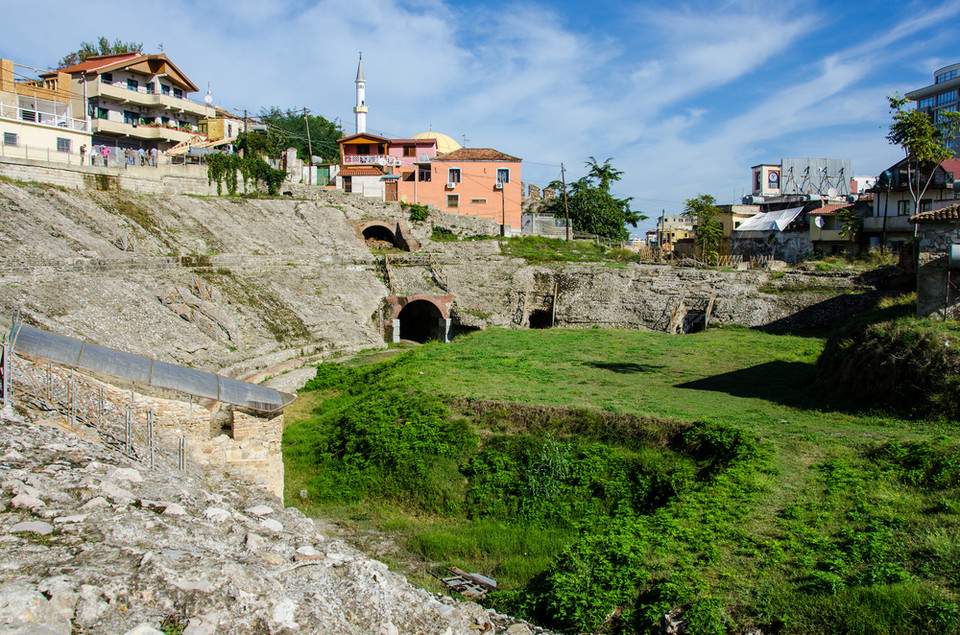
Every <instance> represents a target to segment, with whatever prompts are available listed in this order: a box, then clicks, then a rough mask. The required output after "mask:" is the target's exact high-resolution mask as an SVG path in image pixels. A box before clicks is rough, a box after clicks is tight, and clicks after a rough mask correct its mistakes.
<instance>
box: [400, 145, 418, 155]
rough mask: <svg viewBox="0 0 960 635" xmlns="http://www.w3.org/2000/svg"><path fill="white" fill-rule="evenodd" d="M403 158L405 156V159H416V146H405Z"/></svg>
mask: <svg viewBox="0 0 960 635" xmlns="http://www.w3.org/2000/svg"><path fill="white" fill-rule="evenodd" d="M403 156H405V157H415V156H417V147H416V146H403Z"/></svg>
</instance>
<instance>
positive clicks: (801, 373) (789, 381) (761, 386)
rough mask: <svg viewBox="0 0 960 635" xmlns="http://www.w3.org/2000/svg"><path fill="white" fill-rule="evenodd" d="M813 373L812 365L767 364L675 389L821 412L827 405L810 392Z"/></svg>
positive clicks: (798, 363) (679, 386) (800, 363)
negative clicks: (705, 391) (716, 393)
mask: <svg viewBox="0 0 960 635" xmlns="http://www.w3.org/2000/svg"><path fill="white" fill-rule="evenodd" d="M816 369H817V367H816V365H815V364H808V363H804V362H783V361H775V362H766V363H764V364H759V365H757V366H751V367H750V368H742V369H740V370H735V371H732V372H729V373H723V374H722V375H714V376H712V377H705V378H703V379H698V380H696V381H688V382H685V383H683V384H677V385H676V386H674V387H675V388H687V389H690V390H709V391H713V392H724V393H727V394H729V395H733V396H734V397H745V398H749V399H763V400H765V401H771V402H774V403H779V404H782V405H785V406H790V407H793V408H812V407H817V408H823V407H824V406H826V404H824V403H823V402H822V400H821V399H818V398H817V396H815V395H814V394H813V393H812V391H811V384H812V382H813V379H814V377H815V374H816Z"/></svg>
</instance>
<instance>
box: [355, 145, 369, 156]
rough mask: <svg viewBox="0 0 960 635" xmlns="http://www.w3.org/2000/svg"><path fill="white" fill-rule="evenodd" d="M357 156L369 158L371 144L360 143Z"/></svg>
mask: <svg viewBox="0 0 960 635" xmlns="http://www.w3.org/2000/svg"><path fill="white" fill-rule="evenodd" d="M357 154H361V155H363V156H368V155H369V154H370V144H369V143H358V144H357Z"/></svg>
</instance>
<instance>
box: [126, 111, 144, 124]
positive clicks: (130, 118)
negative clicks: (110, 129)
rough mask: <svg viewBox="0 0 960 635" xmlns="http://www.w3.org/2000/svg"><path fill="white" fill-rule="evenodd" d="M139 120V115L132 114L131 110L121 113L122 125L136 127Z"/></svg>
mask: <svg viewBox="0 0 960 635" xmlns="http://www.w3.org/2000/svg"><path fill="white" fill-rule="evenodd" d="M139 120H140V113H138V112H133V111H132V110H124V111H123V123H125V124H129V125H131V126H135V125H137V121H139Z"/></svg>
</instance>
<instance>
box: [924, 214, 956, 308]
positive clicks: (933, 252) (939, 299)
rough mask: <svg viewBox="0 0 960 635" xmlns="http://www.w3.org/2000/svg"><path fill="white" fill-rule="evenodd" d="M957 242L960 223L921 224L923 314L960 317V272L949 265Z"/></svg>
mask: <svg viewBox="0 0 960 635" xmlns="http://www.w3.org/2000/svg"><path fill="white" fill-rule="evenodd" d="M955 244H960V222H954V223H943V224H933V223H924V224H923V225H921V233H920V258H919V260H920V286H919V288H918V289H917V315H918V316H920V317H928V316H931V315H933V316H937V317H940V318H950V319H954V320H955V319H958V318H960V289H958V287H960V271H953V272H951V271H950V270H949V268H948V256H949V252H950V247H951V245H955ZM948 283H949V284H948ZM948 287H949V289H948Z"/></svg>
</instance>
